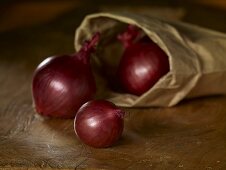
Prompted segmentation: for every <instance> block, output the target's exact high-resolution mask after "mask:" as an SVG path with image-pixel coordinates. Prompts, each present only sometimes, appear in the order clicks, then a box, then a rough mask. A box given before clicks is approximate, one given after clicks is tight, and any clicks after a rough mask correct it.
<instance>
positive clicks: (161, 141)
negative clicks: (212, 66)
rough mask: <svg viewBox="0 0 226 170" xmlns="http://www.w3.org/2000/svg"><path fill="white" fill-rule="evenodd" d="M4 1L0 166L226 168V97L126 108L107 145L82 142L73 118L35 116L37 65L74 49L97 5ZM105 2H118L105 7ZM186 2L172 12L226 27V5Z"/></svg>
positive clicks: (0, 50)
mask: <svg viewBox="0 0 226 170" xmlns="http://www.w3.org/2000/svg"><path fill="white" fill-rule="evenodd" d="M5 7H7V8H4V11H3V13H2V14H3V15H2V17H1V20H0V21H1V22H0V88H1V90H0V169H41V168H50V169H75V168H77V169H83V168H85V169H167V170H168V169H182V170H183V169H186V170H194V169H205V170H219V169H222V170H223V169H226V97H225V96H215V97H206V98H199V99H194V100H189V101H188V100H187V101H183V102H182V103H180V104H179V105H178V106H175V107H172V108H144V109H136V108H132V109H125V110H126V111H127V112H128V114H127V116H126V119H125V129H124V133H123V137H122V138H121V139H120V141H119V142H118V143H117V145H115V146H113V147H110V148H106V149H94V148H91V147H88V146H86V145H83V144H82V143H81V142H80V141H79V140H78V139H77V138H76V136H75V134H74V131H73V120H59V119H43V118H42V117H40V116H38V115H37V114H35V111H34V110H33V107H32V100H31V93H30V91H31V90H30V86H31V78H32V73H33V71H34V69H35V67H36V66H37V64H38V63H39V62H40V61H42V60H43V59H44V58H45V57H47V56H50V55H53V54H64V53H71V52H73V51H74V49H73V40H74V30H75V28H76V27H77V26H78V24H79V23H80V22H81V20H82V18H83V17H84V16H85V15H86V14H87V13H90V12H94V11H96V10H97V9H98V8H97V6H94V7H89V8H85V7H86V6H84V4H82V3H81V2H79V1H77V2H76V1H75V2H69V1H64V2H61V3H60V2H58V3H54V2H51V1H50V2H33V3H20V4H12V5H9V6H5ZM37 7H38V9H39V10H37ZM98 7H100V5H99V6H98ZM115 7H116V8H117V5H116V6H115ZM115 7H114V8H115ZM106 8H112V6H106V5H103V6H102V8H101V9H106ZM132 8H133V10H134V9H136V8H138V7H134V6H133V7H132ZM140 8H143V7H140ZM140 8H139V9H140ZM182 8H183V11H185V12H184V13H183V15H181V14H180V15H177V14H176V15H174V14H175V11H174V10H171V12H169V13H170V14H173V15H172V16H173V17H174V18H175V19H178V18H180V19H182V20H184V21H187V22H191V23H195V24H199V25H202V26H206V27H209V28H213V29H216V30H220V31H224V32H226V24H225V20H224V18H225V15H226V11H224V10H217V9H214V8H210V7H201V8H200V6H191V4H187V5H182ZM2 9H3V8H2ZM99 9H100V8H99ZM145 9H146V10H147V7H145ZM152 9H153V8H152ZM160 10H161V9H160ZM173 11H174V12H173ZM160 13H161V12H160ZM222 15H223V16H222ZM203 16H205V17H206V18H203ZM225 88H226V87H225Z"/></svg>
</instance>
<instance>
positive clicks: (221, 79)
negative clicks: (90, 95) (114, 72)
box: [75, 12, 226, 107]
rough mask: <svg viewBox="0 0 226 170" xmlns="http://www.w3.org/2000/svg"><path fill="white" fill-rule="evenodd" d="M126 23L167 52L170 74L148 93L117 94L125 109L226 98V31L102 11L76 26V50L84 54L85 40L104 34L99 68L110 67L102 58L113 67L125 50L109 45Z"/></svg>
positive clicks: (113, 96)
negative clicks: (140, 30)
mask: <svg viewBox="0 0 226 170" xmlns="http://www.w3.org/2000/svg"><path fill="white" fill-rule="evenodd" d="M125 24H133V25H136V26H137V27H139V28H141V29H142V30H143V32H144V33H145V34H146V35H147V36H148V37H149V38H150V39H152V40H153V41H154V42H155V43H156V44H158V45H159V47H160V48H162V50H164V51H165V53H166V54H167V55H168V57H169V63H170V71H169V73H168V74H166V75H165V76H163V77H162V78H161V79H160V80H159V81H158V82H157V83H156V84H155V85H154V86H153V87H152V88H151V89H150V90H149V91H147V92H146V93H144V94H143V95H141V96H135V95H131V94H124V93H115V92H112V93H111V96H110V97H109V100H110V101H112V102H114V103H115V104H116V105H119V106H125V107H147V106H174V105H176V104H177V103H178V102H180V101H181V100H183V99H184V98H191V97H198V96H206V95H215V94H226V35H225V34H223V33H219V32H216V31H212V30H208V29H204V28H200V27H197V26H194V25H189V24H185V23H181V22H178V21H166V20H163V19H157V18H155V17H151V16H145V15H141V14H139V15H138V14H133V13H123V12H122V13H97V14H92V15H88V16H87V17H85V19H84V20H83V22H82V23H81V25H80V26H79V27H78V28H77V30H76V35H75V49H76V50H79V49H80V47H81V44H82V43H83V41H84V40H85V39H88V38H90V37H91V35H92V34H93V33H94V32H97V31H99V32H100V33H101V36H102V41H101V42H102V43H100V46H101V45H103V48H102V53H101V52H100V53H99V54H101V55H98V56H97V60H96V64H97V65H98V64H99V65H103V64H105V63H103V62H101V61H103V59H100V58H101V57H103V56H104V57H105V59H106V57H107V59H108V60H109V61H110V62H111V60H112V63H114V59H115V58H117V57H116V56H120V49H119V48H118V50H115V48H114V47H111V48H110V47H107V46H104V45H105V44H107V43H106V42H107V40H109V37H112V36H115V35H116V34H117V32H118V31H119V30H120V29H121V28H122V27H123V25H124V26H125ZM112 44H114V43H112ZM104 47H106V49H107V50H105V48H104ZM107 51H108V52H107ZM98 58H99V60H98ZM118 60H119V59H118ZM115 67H116V66H115ZM112 68H113V67H112ZM109 69H111V67H109Z"/></svg>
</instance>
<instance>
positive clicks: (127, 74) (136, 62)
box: [117, 25, 169, 96]
mask: <svg viewBox="0 0 226 170" xmlns="http://www.w3.org/2000/svg"><path fill="white" fill-rule="evenodd" d="M139 35H140V30H139V29H138V28H137V27H135V26H133V25H129V26H128V28H127V30H126V31H125V32H124V33H122V34H120V35H119V36H118V39H119V40H120V41H121V42H122V43H123V45H124V47H125V50H124V53H123V56H122V58H121V60H120V64H119V67H118V71H117V74H118V77H119V81H120V84H121V85H122V87H123V88H124V90H125V91H126V92H128V93H131V94H135V95H138V96H139V95H142V94H143V93H145V92H146V91H148V90H149V89H150V88H151V87H152V86H153V85H154V84H155V83H156V82H157V81H158V80H159V79H160V78H161V77H162V76H163V75H165V74H166V73H167V72H168V71H169V61H168V56H167V55H166V54H165V52H164V51H163V50H162V49H161V48H160V47H158V45H156V44H155V43H154V42H153V41H151V40H150V39H147V37H143V38H139ZM137 39H138V40H137Z"/></svg>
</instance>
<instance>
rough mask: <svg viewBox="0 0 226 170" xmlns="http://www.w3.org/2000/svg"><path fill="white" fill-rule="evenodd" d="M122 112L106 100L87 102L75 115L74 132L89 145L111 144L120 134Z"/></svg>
mask: <svg viewBox="0 0 226 170" xmlns="http://www.w3.org/2000/svg"><path fill="white" fill-rule="evenodd" d="M124 114H125V113H124V112H123V111H122V110H121V109H119V108H118V107H117V106H115V105H114V104H113V103H111V102H109V101H106V100H93V101H90V102H87V103H85V104H84V105H83V106H82V107H81V108H80V109H79V110H78V112H77V114H76V116H75V121H74V129H75V133H76V134H77V136H78V137H79V138H80V140H81V141H83V142H84V143H85V144H87V145H89V146H92V147H96V148H103V147H109V146H112V145H113V144H114V143H115V142H116V141H117V140H118V139H119V138H120V136H121V135H122V131H123V125H124V121H123V118H124Z"/></svg>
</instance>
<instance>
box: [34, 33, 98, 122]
mask: <svg viewBox="0 0 226 170" xmlns="http://www.w3.org/2000/svg"><path fill="white" fill-rule="evenodd" d="M98 40H99V34H95V35H94V37H93V38H92V40H91V41H86V42H85V44H84V46H83V48H82V49H81V50H80V51H79V52H78V53H76V54H73V55H62V56H54V57H49V58H47V59H45V60H44V61H43V62H42V63H41V64H40V65H39V66H38V67H37V69H36V70H35V72H34V75H33V81H32V96H33V102H34V106H35V109H36V111H37V112H38V113H39V114H41V115H43V116H48V117H58V118H74V116H75V114H76V112H77V110H78V109H79V108H80V106H81V105H82V104H84V103H85V102H87V101H89V100H90V99H92V98H93V96H94V94H95V91H96V84H95V80H94V77H93V74H92V70H91V67H90V64H89V57H90V54H91V52H93V51H94V48H93V46H94V44H95V43H96V42H97V41H98Z"/></svg>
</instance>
